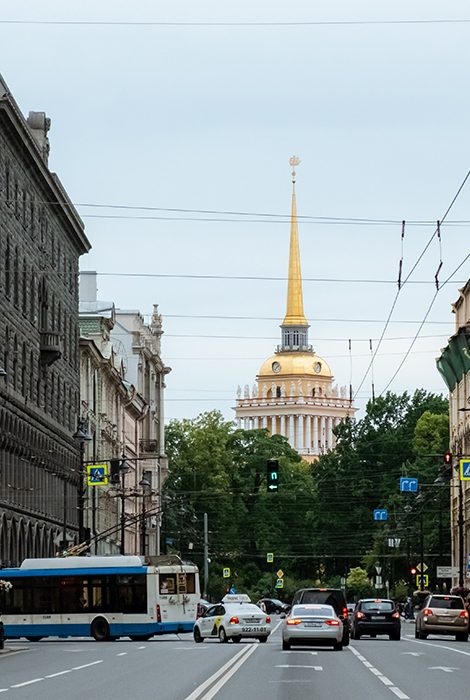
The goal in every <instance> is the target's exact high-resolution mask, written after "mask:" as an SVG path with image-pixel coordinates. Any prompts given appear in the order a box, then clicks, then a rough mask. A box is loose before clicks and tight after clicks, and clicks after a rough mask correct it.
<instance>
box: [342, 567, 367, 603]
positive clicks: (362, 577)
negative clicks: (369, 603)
mask: <svg viewBox="0 0 470 700" xmlns="http://www.w3.org/2000/svg"><path fill="white" fill-rule="evenodd" d="M346 589H347V591H348V596H354V597H355V598H356V599H357V598H364V597H366V596H369V595H373V592H374V589H373V587H372V585H371V582H370V580H369V574H368V573H367V571H366V570H365V569H361V567H360V566H356V567H354V568H352V569H351V570H350V571H349V573H348V576H347V579H346Z"/></svg>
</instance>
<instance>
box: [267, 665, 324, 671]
mask: <svg viewBox="0 0 470 700" xmlns="http://www.w3.org/2000/svg"><path fill="white" fill-rule="evenodd" d="M275 668H313V670H314V671H323V666H302V665H301V664H276V666H275Z"/></svg>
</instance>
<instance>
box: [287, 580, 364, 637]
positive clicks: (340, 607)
mask: <svg viewBox="0 0 470 700" xmlns="http://www.w3.org/2000/svg"><path fill="white" fill-rule="evenodd" d="M301 603H318V604H320V605H331V606H332V608H333V609H334V611H335V613H336V614H337V615H338V617H339V619H340V620H341V622H342V623H343V642H342V644H343V646H345V647H347V646H348V644H349V627H350V626H349V618H348V607H347V603H346V597H345V595H344V591H342V590H341V588H301V589H300V590H298V591H296V592H295V593H294V598H293V600H292V605H299V604H301Z"/></svg>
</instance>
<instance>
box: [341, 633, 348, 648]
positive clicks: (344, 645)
mask: <svg viewBox="0 0 470 700" xmlns="http://www.w3.org/2000/svg"><path fill="white" fill-rule="evenodd" d="M349 636H350V635H349V631H348V630H346V631H345V632H343V639H342V640H341V643H342V645H343V647H348V646H349Z"/></svg>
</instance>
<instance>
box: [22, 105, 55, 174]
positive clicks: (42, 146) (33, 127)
mask: <svg viewBox="0 0 470 700" xmlns="http://www.w3.org/2000/svg"><path fill="white" fill-rule="evenodd" d="M26 123H27V125H28V126H29V130H30V131H31V133H32V135H33V137H34V139H35V141H36V143H37V145H38V147H39V150H40V152H41V156H42V159H43V161H44V162H45V163H46V165H47V162H48V159H49V139H48V137H47V132H48V131H49V129H50V128H51V120H50V119H49V118H48V117H46V113H45V112H30V113H29V115H28V118H27V120H26Z"/></svg>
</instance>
